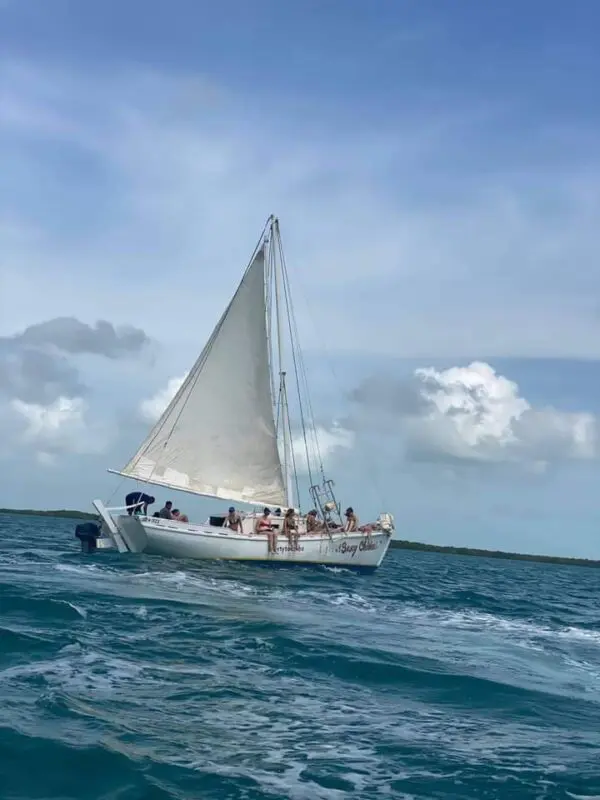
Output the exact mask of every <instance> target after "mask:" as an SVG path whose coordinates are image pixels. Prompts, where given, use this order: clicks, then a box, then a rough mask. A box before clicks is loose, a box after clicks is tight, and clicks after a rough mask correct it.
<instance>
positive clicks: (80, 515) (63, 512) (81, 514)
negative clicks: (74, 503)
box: [0, 508, 98, 519]
mask: <svg viewBox="0 0 600 800" xmlns="http://www.w3.org/2000/svg"><path fill="white" fill-rule="evenodd" d="M0 514H14V515H16V516H20V517H58V518H62V519H98V514H90V513H89V512H88V511H74V510H73V509H71V508H61V509H57V510H55V511H36V510H35V509H33V508H0Z"/></svg>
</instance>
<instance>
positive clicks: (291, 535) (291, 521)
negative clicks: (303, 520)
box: [283, 508, 298, 550]
mask: <svg viewBox="0 0 600 800" xmlns="http://www.w3.org/2000/svg"><path fill="white" fill-rule="evenodd" d="M283 532H284V533H285V534H286V536H287V537H288V542H289V543H290V550H298V523H297V521H296V512H295V511H294V509H293V508H288V510H287V511H286V512H285V517H284V518H283Z"/></svg>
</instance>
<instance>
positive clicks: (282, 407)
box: [270, 217, 293, 506]
mask: <svg viewBox="0 0 600 800" xmlns="http://www.w3.org/2000/svg"><path fill="white" fill-rule="evenodd" d="M270 239H271V247H273V262H272V269H273V278H274V281H275V312H276V315H277V364H278V367H279V419H280V421H281V426H282V430H283V464H282V467H283V479H284V483H285V490H286V503H287V505H288V506H291V505H292V494H293V489H292V471H291V442H290V421H289V409H288V400H287V388H286V380H285V379H286V372H285V368H284V367H285V363H284V360H283V358H284V356H283V323H282V314H283V311H282V305H283V304H282V302H281V291H280V282H281V278H282V276H281V275H280V264H279V259H278V258H277V256H276V250H277V249H278V248H279V220H278V219H277V218H276V217H271V236H270ZM275 239H277V248H275V247H274V245H275V242H274V240H275Z"/></svg>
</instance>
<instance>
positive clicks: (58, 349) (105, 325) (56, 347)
mask: <svg viewBox="0 0 600 800" xmlns="http://www.w3.org/2000/svg"><path fill="white" fill-rule="evenodd" d="M149 342H150V340H149V338H148V336H146V334H145V333H144V331H142V330H140V329H139V328H130V327H115V326H114V325H112V324H111V323H110V322H106V321H105V320H99V321H98V322H96V324H95V325H88V324H86V323H84V322H81V321H80V320H78V319H75V318H74V317H59V318H56V319H50V320H46V321H45V322H40V323H37V324H35V325H30V326H29V327H27V328H25V330H23V331H22V332H20V333H17V334H14V335H13V336H2V337H0V393H4V394H6V395H8V396H9V397H16V398H18V399H20V400H22V401H24V402H26V403H42V404H44V403H49V402H53V401H54V400H56V399H57V398H58V397H59V396H61V395H63V396H68V397H74V396H81V395H82V394H85V392H86V387H85V386H84V385H83V384H82V382H81V380H80V377H79V372H78V370H77V368H76V367H75V366H74V365H73V364H72V363H71V362H70V361H69V360H68V356H78V355H96V356H102V357H104V358H108V359H118V358H127V357H131V356H135V355H139V354H140V353H141V352H142V351H143V350H144V349H145V348H146V347H147V346H148V345H149Z"/></svg>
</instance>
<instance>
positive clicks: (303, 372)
mask: <svg viewBox="0 0 600 800" xmlns="http://www.w3.org/2000/svg"><path fill="white" fill-rule="evenodd" d="M282 262H283V265H282V269H283V271H284V273H285V277H286V281H287V284H288V291H289V292H290V297H291V289H290V288H289V287H290V281H289V274H288V271H287V267H286V264H285V255H284V254H283V250H282ZM290 319H291V324H292V325H293V327H294V336H295V339H296V341H297V342H299V341H300V335H299V332H298V324H297V320H296V314H295V311H294V307H293V305H291V313H290ZM298 362H299V365H300V374H301V376H302V379H303V386H304V391H305V394H306V403H307V406H308V411H309V415H310V422H311V434H312V438H313V444H314V446H315V450H316V453H317V458H318V460H319V465H320V470H321V473H322V474H323V476H324V472H323V459H322V457H321V451H320V447H319V437H318V435H317V430H316V423H315V415H314V411H313V407H312V399H311V395H310V387H309V383H308V374H307V369H306V365H305V361H304V356H303V354H302V350H301V348H300V347H299V345H298Z"/></svg>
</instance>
